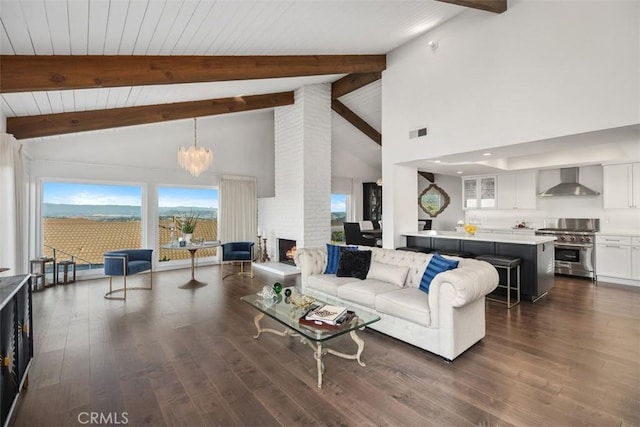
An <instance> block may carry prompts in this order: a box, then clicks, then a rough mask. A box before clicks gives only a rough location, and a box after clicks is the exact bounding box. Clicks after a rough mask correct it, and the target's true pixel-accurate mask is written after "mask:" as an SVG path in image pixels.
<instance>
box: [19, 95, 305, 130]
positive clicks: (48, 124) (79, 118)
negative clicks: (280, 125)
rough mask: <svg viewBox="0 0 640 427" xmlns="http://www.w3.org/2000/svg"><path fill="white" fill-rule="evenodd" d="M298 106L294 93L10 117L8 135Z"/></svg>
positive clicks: (94, 127)
mask: <svg viewBox="0 0 640 427" xmlns="http://www.w3.org/2000/svg"><path fill="white" fill-rule="evenodd" d="M293 103H294V94H293V92H279V93H270V94H265V95H253V96H242V97H235V98H220V99H209V100H204V101H191V102H179V103H174V104H161V105H146V106H140V107H128V108H114V109H109V110H94V111H79V112H71V113H59V114H46V115H41V116H25V117H8V118H7V133H11V134H13V135H14V136H15V138H16V139H25V138H37V137H43V136H51V135H60V134H66V133H75V132H84V131H90V130H100V129H109V128H115V127H122V126H133V125H140V124H147V123H158V122H165V121H169V120H179V119H187V118H192V117H203V116H213V115H217V114H226V113H236V112H240V111H250V110H258V109H262V108H272V107H280V106H283V105H291V104H293Z"/></svg>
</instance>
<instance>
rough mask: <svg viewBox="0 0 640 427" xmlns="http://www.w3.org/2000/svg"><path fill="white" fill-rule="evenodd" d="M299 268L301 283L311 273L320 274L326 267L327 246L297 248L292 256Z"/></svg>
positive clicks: (303, 283)
mask: <svg viewBox="0 0 640 427" xmlns="http://www.w3.org/2000/svg"><path fill="white" fill-rule="evenodd" d="M293 260H294V261H295V263H296V265H297V266H298V267H299V268H300V272H301V276H302V285H303V286H304V285H305V279H306V278H307V277H309V276H311V275H312V274H322V273H324V271H325V270H326V269H327V248H326V247H318V248H298V250H297V251H296V254H295V256H294V258H293Z"/></svg>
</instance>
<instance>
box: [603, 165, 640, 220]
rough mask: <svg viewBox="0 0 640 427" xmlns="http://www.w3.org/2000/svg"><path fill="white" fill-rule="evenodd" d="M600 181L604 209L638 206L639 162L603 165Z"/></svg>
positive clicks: (639, 196) (639, 192)
mask: <svg viewBox="0 0 640 427" xmlns="http://www.w3.org/2000/svg"><path fill="white" fill-rule="evenodd" d="M602 181H603V182H602V183H603V191H602V192H603V194H602V199H603V204H604V208H605V209H616V208H640V163H624V164H619V165H605V166H603V168H602Z"/></svg>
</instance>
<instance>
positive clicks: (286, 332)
mask: <svg viewBox="0 0 640 427" xmlns="http://www.w3.org/2000/svg"><path fill="white" fill-rule="evenodd" d="M263 317H264V313H258V314H256V317H254V318H253V323H254V324H255V325H256V329H257V330H258V333H257V334H256V335H254V336H253V337H254V338H258V337H259V336H260V334H261V333H263V332H270V333H272V334H276V335H280V336H281V337H286V336H287V335H291V336H297V335H298V334H296V333H295V332H289V330H288V329H285V330H284V331H282V332H280V331H276V330H275V329H271V328H263V327H262V326H260V320H262V318H263Z"/></svg>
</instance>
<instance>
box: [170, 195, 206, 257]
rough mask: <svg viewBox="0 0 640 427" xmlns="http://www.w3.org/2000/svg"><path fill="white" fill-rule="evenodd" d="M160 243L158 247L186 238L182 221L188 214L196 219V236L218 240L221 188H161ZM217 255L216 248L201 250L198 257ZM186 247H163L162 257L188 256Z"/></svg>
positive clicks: (194, 235) (196, 237)
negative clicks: (219, 193)
mask: <svg viewBox="0 0 640 427" xmlns="http://www.w3.org/2000/svg"><path fill="white" fill-rule="evenodd" d="M158 216H159V218H158V225H159V227H158V243H159V246H162V245H165V244H169V243H171V239H172V235H173V239H178V238H181V237H183V233H182V230H181V229H180V221H181V219H183V218H184V217H185V216H194V217H196V218H197V220H196V226H195V229H194V231H193V238H194V239H203V240H216V239H217V237H218V190H217V189H213V188H196V187H158ZM215 255H216V249H215V248H213V249H202V250H199V251H197V252H196V258H205V257H211V256H215ZM190 257H191V256H190V254H189V252H188V251H185V250H175V249H173V250H172V249H163V248H160V252H159V258H158V259H159V260H160V261H171V260H176V259H188V258H190Z"/></svg>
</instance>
